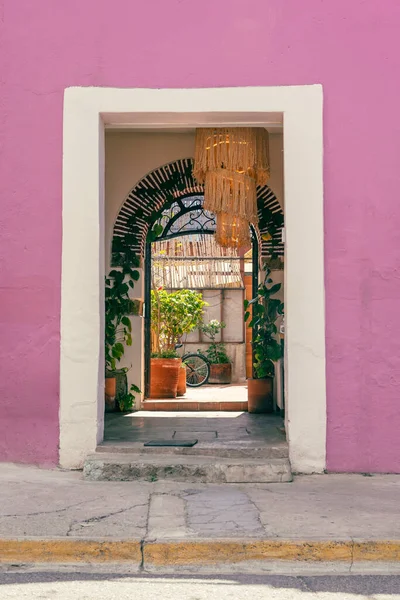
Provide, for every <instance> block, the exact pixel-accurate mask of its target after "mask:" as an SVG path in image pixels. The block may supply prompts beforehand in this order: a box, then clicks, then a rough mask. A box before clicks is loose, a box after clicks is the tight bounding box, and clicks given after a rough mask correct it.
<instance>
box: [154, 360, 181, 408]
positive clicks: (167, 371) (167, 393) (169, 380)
mask: <svg viewBox="0 0 400 600" xmlns="http://www.w3.org/2000/svg"><path fill="white" fill-rule="evenodd" d="M181 364H182V359H180V358H152V359H150V393H149V398H159V399H161V398H176V396H177V392H178V378H179V371H180V367H181Z"/></svg>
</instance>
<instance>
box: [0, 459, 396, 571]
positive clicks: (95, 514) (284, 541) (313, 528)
mask: <svg viewBox="0 0 400 600" xmlns="http://www.w3.org/2000/svg"><path fill="white" fill-rule="evenodd" d="M399 514H400V476H395V475H376V476H372V477H364V476H361V475H315V476H303V477H297V478H295V480H294V482H293V483H292V484H287V483H285V484H257V485H249V484H247V485H227V484H225V485H211V484H185V483H176V482H138V483H136V482H91V481H84V480H83V479H82V474H81V473H80V472H62V471H58V470H53V471H46V470H41V469H37V468H34V467H25V466H16V465H0V562H3V563H4V562H5V563H15V562H17V563H30V562H46V561H47V562H63V563H68V562H107V561H113V562H129V563H130V564H132V565H136V566H137V567H140V566H142V567H143V565H145V566H146V567H148V568H151V567H157V566H161V567H162V566H167V567H172V566H182V565H192V566H195V565H197V566H203V565H210V564H213V565H216V564H222V563H230V562H236V563H238V562H248V561H265V560H289V561H299V560H307V561H339V562H342V563H348V564H349V565H352V564H353V563H354V562H355V561H390V562H395V561H400V518H399Z"/></svg>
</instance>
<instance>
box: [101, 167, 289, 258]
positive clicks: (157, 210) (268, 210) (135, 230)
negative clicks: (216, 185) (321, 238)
mask: <svg viewBox="0 0 400 600" xmlns="http://www.w3.org/2000/svg"><path fill="white" fill-rule="evenodd" d="M202 194H204V186H203V185H200V184H198V183H197V182H196V180H195V179H194V176H193V159H192V158H183V159H180V160H176V161H174V162H170V163H168V164H166V165H163V166H161V167H158V168H157V169H155V170H154V171H151V172H150V173H148V174H147V175H145V177H143V178H142V179H140V180H139V181H138V183H137V184H136V185H135V186H134V187H133V188H132V189H131V191H130V192H129V194H128V195H127V197H126V198H125V201H124V203H123V205H122V207H121V209H120V211H119V213H118V216H117V218H116V221H115V224H114V230H113V239H112V253H113V257H114V256H115V255H116V254H117V253H118V252H121V251H123V248H124V247H129V248H130V250H131V251H133V252H134V253H135V254H137V255H138V256H140V257H143V256H144V250H145V244H146V237H147V233H148V231H149V228H150V227H152V225H153V223H154V222H155V221H156V220H157V218H159V216H160V214H161V213H162V211H163V210H165V209H166V208H168V206H170V205H171V204H172V203H173V202H175V201H176V200H178V199H180V198H185V197H188V196H194V195H199V196H200V195H202ZM257 205H258V216H259V234H260V243H261V255H262V256H264V257H267V256H271V255H272V254H273V255H275V256H277V255H278V256H283V254H284V248H283V243H282V227H283V223H284V219H283V211H282V208H281V205H280V203H279V201H278V199H277V198H276V196H275V194H274V193H273V191H272V190H271V189H270V188H269V187H268V186H267V185H265V186H259V187H258V188H257ZM267 234H269V235H270V236H271V239H267ZM113 263H115V260H113Z"/></svg>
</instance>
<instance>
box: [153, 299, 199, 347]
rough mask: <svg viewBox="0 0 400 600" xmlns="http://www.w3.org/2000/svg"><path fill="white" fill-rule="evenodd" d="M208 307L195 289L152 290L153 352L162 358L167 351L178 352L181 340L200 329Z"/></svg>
mask: <svg viewBox="0 0 400 600" xmlns="http://www.w3.org/2000/svg"><path fill="white" fill-rule="evenodd" d="M206 304H207V303H206V302H204V300H203V298H202V296H201V294H200V293H199V292H195V291H194V290H185V289H183V290H177V291H175V292H167V291H166V290H164V289H157V290H152V291H151V329H152V333H153V352H155V353H156V354H157V355H158V356H160V355H161V353H164V352H166V351H171V350H172V351H174V350H175V344H177V343H178V342H179V340H180V338H181V337H182V336H183V335H184V334H185V333H190V332H191V331H193V329H196V327H198V326H199V324H200V323H201V320H202V318H203V313H204V307H205V306H206Z"/></svg>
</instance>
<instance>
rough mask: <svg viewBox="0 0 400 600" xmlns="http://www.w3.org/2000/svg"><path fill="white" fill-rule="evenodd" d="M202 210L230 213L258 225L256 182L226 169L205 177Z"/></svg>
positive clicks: (210, 172) (212, 172) (208, 173)
mask: <svg viewBox="0 0 400 600" xmlns="http://www.w3.org/2000/svg"><path fill="white" fill-rule="evenodd" d="M204 208H205V210H209V211H210V212H214V213H231V214H234V215H236V216H237V217H240V218H242V219H245V220H246V221H247V222H249V221H250V223H258V212H257V191H256V182H255V181H254V179H252V178H251V177H248V175H245V174H244V173H236V172H235V171H228V170H226V169H216V170H214V171H208V172H207V173H206V176H205V186H204Z"/></svg>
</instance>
